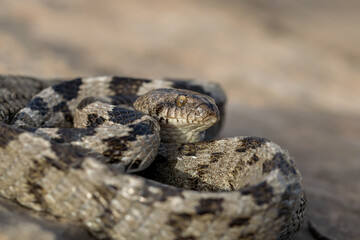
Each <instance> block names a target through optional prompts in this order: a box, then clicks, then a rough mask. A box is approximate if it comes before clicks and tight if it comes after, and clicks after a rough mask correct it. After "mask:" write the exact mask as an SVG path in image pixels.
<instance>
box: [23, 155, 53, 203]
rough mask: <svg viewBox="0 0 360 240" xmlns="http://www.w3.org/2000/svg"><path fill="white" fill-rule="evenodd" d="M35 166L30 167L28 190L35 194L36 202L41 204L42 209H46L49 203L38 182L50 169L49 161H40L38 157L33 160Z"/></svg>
mask: <svg viewBox="0 0 360 240" xmlns="http://www.w3.org/2000/svg"><path fill="white" fill-rule="evenodd" d="M33 164H34V166H33V167H31V168H29V171H28V173H27V176H26V179H27V185H28V192H29V193H31V194H32V195H33V196H34V202H35V203H37V204H39V205H40V206H41V207H42V209H46V207H47V203H46V201H45V199H44V192H43V187H42V186H40V185H39V184H38V182H39V181H40V180H41V179H42V178H44V175H45V174H46V172H47V170H48V164H47V162H44V163H39V162H38V161H37V160H36V159H34V160H33Z"/></svg>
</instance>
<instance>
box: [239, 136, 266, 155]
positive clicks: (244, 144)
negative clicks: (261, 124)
mask: <svg viewBox="0 0 360 240" xmlns="http://www.w3.org/2000/svg"><path fill="white" fill-rule="evenodd" d="M268 141H269V140H267V139H266V138H259V137H247V138H244V139H243V140H241V144H240V145H239V146H237V147H236V149H235V151H236V152H246V151H247V150H248V149H250V148H251V149H255V148H258V147H260V146H261V145H263V144H264V143H266V142H268Z"/></svg>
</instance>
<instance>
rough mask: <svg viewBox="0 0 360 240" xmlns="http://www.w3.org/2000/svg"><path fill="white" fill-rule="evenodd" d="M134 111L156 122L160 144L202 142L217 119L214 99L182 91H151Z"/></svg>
mask: <svg viewBox="0 0 360 240" xmlns="http://www.w3.org/2000/svg"><path fill="white" fill-rule="evenodd" d="M134 108H135V110H137V111H139V112H142V113H144V114H148V115H150V116H152V117H154V118H155V119H157V120H158V121H159V123H160V127H161V132H160V135H161V141H162V142H176V143H188V142H198V141H201V140H203V138H204V131H205V130H206V129H208V128H209V127H211V126H212V125H214V124H215V123H217V122H218V121H219V120H220V113H219V109H218V108H217V106H216V104H215V101H214V99H212V98H211V97H209V96H207V95H204V94H200V93H198V92H194V91H190V90H183V89H169V88H161V89H156V90H152V91H150V92H148V93H146V94H145V95H142V96H140V97H139V98H138V99H137V100H136V101H135V103H134Z"/></svg>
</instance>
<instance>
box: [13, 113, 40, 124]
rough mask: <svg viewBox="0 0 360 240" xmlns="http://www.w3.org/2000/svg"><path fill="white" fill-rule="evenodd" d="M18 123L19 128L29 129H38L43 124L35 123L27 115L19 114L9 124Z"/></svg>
mask: <svg viewBox="0 0 360 240" xmlns="http://www.w3.org/2000/svg"><path fill="white" fill-rule="evenodd" d="M15 122H16V123H17V122H20V123H21V124H19V125H18V127H19V128H31V127H40V125H41V124H42V123H43V122H41V123H36V122H34V121H33V119H32V118H31V117H30V116H29V114H27V113H24V112H20V113H19V114H17V115H15V118H14V119H13V120H12V122H11V123H10V124H11V125H13V124H14V123H15Z"/></svg>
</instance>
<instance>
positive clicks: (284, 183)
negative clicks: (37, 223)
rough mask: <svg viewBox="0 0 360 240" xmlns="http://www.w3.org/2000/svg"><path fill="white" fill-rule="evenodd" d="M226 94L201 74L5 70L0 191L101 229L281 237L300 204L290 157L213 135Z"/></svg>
mask: <svg viewBox="0 0 360 240" xmlns="http://www.w3.org/2000/svg"><path fill="white" fill-rule="evenodd" d="M225 103H226V95H225V93H224V91H223V90H222V88H221V87H220V86H219V85H218V84H215V83H209V82H203V81H199V80H183V79H142V78H129V77H116V76H96V77H83V78H76V79H73V80H62V79H58V80H51V81H50V80H43V79H38V78H32V77H27V76H15V75H1V76H0V196H1V197H3V198H6V199H9V200H11V201H14V202H16V203H18V204H19V205H21V206H24V207H26V208H29V211H31V210H35V211H40V212H44V213H46V214H49V215H52V216H56V217H58V218H64V219H68V220H69V221H73V222H76V223H80V224H82V225H83V226H84V227H85V228H86V229H87V230H88V231H89V232H90V233H91V234H92V235H93V236H94V237H96V238H98V239H167V240H168V239H174V240H175V239H177V240H185V239H188V240H195V239H223V240H225V239H244V240H245V239H279V240H280V239H289V238H291V237H292V236H293V235H294V234H295V233H296V232H297V231H298V230H299V228H300V226H301V224H302V222H303V220H304V216H305V206H306V196H305V193H304V190H303V187H302V183H301V180H302V179H301V174H300V172H299V170H298V169H297V167H296V164H295V161H294V159H293V157H292V156H291V155H290V154H289V153H288V151H286V150H284V149H283V148H281V147H280V146H279V145H277V144H276V143H274V142H272V141H270V140H268V139H266V138H262V137H254V136H237V137H229V138H224V139H217V138H216V133H217V132H219V130H220V129H221V127H222V125H223V122H224V115H225ZM239 121H241V119H239Z"/></svg>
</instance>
